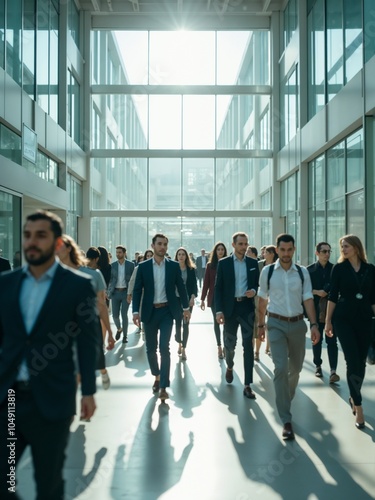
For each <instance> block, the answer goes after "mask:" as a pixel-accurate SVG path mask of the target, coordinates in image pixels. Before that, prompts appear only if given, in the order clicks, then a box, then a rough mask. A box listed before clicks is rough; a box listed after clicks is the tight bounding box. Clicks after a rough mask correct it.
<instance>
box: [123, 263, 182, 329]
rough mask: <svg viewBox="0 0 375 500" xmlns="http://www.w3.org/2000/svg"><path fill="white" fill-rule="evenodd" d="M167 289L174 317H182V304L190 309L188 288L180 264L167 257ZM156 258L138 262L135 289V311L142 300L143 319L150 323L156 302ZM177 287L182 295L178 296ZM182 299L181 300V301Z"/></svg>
mask: <svg viewBox="0 0 375 500" xmlns="http://www.w3.org/2000/svg"><path fill="white" fill-rule="evenodd" d="M164 262H165V264H164V265H165V291H166V294H167V301H168V307H169V309H170V311H171V313H172V316H173V317H174V319H176V320H178V319H179V318H180V317H181V304H182V307H183V308H184V309H188V307H189V300H188V296H187V292H186V288H185V285H184V282H183V280H182V276H181V270H180V265H179V264H178V262H175V261H173V260H170V259H165V260H164ZM153 265H154V259H149V260H146V261H144V262H141V263H140V264H138V271H137V277H136V279H135V285H134V290H133V311H135V312H139V309H140V302H141V297H142V290H143V291H144V293H143V302H142V321H143V322H144V323H148V322H149V321H150V319H151V315H152V312H153V304H154V294H155V286H154V271H153ZM176 288H177V291H178V293H179V295H180V297H177V295H176ZM180 301H181V302H180Z"/></svg>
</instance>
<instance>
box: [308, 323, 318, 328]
mask: <svg viewBox="0 0 375 500" xmlns="http://www.w3.org/2000/svg"><path fill="white" fill-rule="evenodd" d="M313 326H319V325H318V323H310V328H312V327H313Z"/></svg>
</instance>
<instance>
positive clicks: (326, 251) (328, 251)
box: [319, 250, 332, 253]
mask: <svg viewBox="0 0 375 500" xmlns="http://www.w3.org/2000/svg"><path fill="white" fill-rule="evenodd" d="M319 253H332V250H320V252H319Z"/></svg>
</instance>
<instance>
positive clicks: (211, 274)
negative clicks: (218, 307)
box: [201, 262, 216, 307]
mask: <svg viewBox="0 0 375 500" xmlns="http://www.w3.org/2000/svg"><path fill="white" fill-rule="evenodd" d="M215 278H216V268H214V267H212V265H211V263H210V262H209V263H208V264H207V267H206V274H205V275H204V281H203V287H202V293H201V300H205V299H206V296H207V305H208V307H211V306H212V302H213V298H214V289H215Z"/></svg>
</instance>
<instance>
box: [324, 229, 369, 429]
mask: <svg viewBox="0 0 375 500" xmlns="http://www.w3.org/2000/svg"><path fill="white" fill-rule="evenodd" d="M339 245H340V258H339V259H338V263H337V264H336V265H334V266H333V269H332V274H331V290H330V293H329V295H328V305H327V313H326V324H325V332H326V335H327V336H328V337H332V336H333V332H335V333H336V335H337V337H338V339H339V340H340V344H341V347H342V350H343V352H344V355H345V361H346V378H347V381H348V386H349V392H350V398H349V404H350V407H351V409H352V412H353V415H355V417H356V419H355V425H356V427H357V429H363V428H364V427H365V419H364V415H363V408H362V395H361V388H362V384H363V380H364V377H365V369H366V357H367V353H368V350H369V347H370V343H371V329H372V317H373V316H374V314H375V267H374V266H373V265H372V264H369V263H368V262H367V257H366V252H365V249H364V247H363V245H362V242H361V240H360V239H359V238H358V236H355V235H353V234H347V235H345V236H342V237H341V238H340V240H339Z"/></svg>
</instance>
